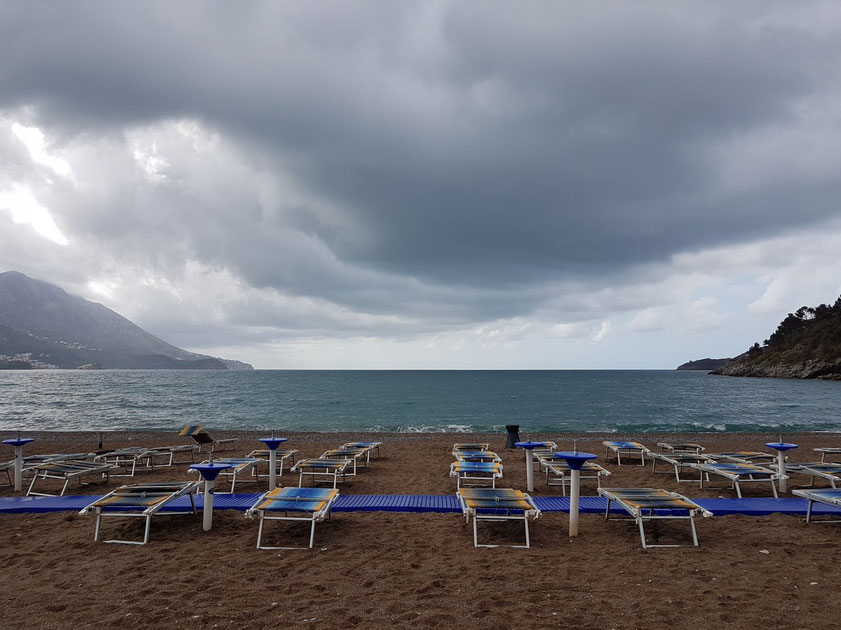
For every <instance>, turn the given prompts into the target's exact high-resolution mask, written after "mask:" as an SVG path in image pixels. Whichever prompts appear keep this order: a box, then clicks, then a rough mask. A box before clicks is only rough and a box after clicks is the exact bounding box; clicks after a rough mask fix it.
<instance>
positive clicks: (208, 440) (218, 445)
mask: <svg viewBox="0 0 841 630" xmlns="http://www.w3.org/2000/svg"><path fill="white" fill-rule="evenodd" d="M178 435H180V436H182V437H188V438H190V439H191V440H193V442H195V443H196V444H197V445H198V447H199V453H201V452H202V449H203V448H204V447H205V446H207V447H208V450H209V452H211V453H212V452H213V451H215V450H217V449H218V450H220V451H224V450H234V448H235V447H234V442H236V441H237V439H239V438H222V439H216V438H214V437H213V436H211V435H210V433H208V432H207V431H205V430H204V425H203V424H190V425H187V426H186V427H184V428H183V429H181V431H180V432H179V433H178ZM225 447H230V449H226V448H225Z"/></svg>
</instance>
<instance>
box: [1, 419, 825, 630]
mask: <svg viewBox="0 0 841 630" xmlns="http://www.w3.org/2000/svg"><path fill="white" fill-rule="evenodd" d="M27 435H30V434H27ZM214 435H215V436H217V437H239V438H240V439H239V440H238V442H237V449H236V451H235V453H236V454H239V455H244V454H246V453H248V452H249V451H250V450H252V449H253V448H258V447H259V446H260V443H259V442H257V438H258V437H264V436H262V435H258V434H246V433H236V434H234V433H225V432H218V434H217V432H214ZM31 436H32V437H35V438H36V441H35V442H33V443H32V444H31V445H30V446H29V447H28V448H27V451H26V453H27V454H35V453H51V452H68V451H90V450H93V449H95V448H96V447H97V441H98V435H97V434H96V433H39V432H34V433H32V434H31ZM9 437H13V436H12V435H2V438H3V439H7V438H9ZM287 437H288V438H289V442H288V443H287V445H286V446H287V447H288V448H296V449H298V450H299V455H301V456H317V455H319V454H321V452H323V451H324V450H325V449H327V448H331V447H334V446H338V445H339V444H340V443H342V442H344V441H348V440H357V439H359V440H366V439H370V440H379V441H382V442H383V443H384V445H383V449H382V457H381V458H380V459H373V460H372V461H371V465H370V467H369V469H367V470H363V471H361V472H360V474H359V475H358V476H356V477H353V478H349V479H348V480H347V481H346V483H344V484H342V485H341V486H340V491H341V492H342V493H343V494H450V493H454V492H455V485H456V484H455V480H454V479H450V478H449V477H448V470H449V464H450V462H451V461H452V460H453V458H452V456H451V454H450V451H451V447H452V445H453V443H454V442H472V441H483V442H484V441H486V442H490V444H491V448H492V449H494V450H496V451H497V452H498V453H499V454H500V455H501V456H502V458H503V463H504V467H505V477H504V479H502V480H501V482H500V483H499V484H498V485H499V486H500V487H513V488H519V489H525V485H526V484H525V464H524V457H523V453H522V451H520V450H506V449H505V448H504V447H505V436H504V435H481V434H480V435H477V434H393V433H389V434H382V433H377V434H341V433H328V434H323V433H301V434H294V433H293V434H288V435H287ZM522 437H523V439H536V440H554V441H556V442H558V444H559V448H561V449H569V448H570V447H571V446H572V437H571V436H559V435H550V434H534V435H532V434H528V435H527V434H525V433H523V434H522ZM778 437H779V436H778V435H774V434H697V435H692V434H683V435H656V436H654V435H645V436H616V435H604V436H601V435H599V436H596V435H588V436H587V437H586V438H584V439H582V440H580V442H579V448H581V449H582V450H589V451H591V452H594V453H597V454H598V456H599V459H598V460H597V461H598V462H599V463H601V464H603V465H605V467H607V468H608V470H610V471H611V472H612V473H613V474H612V476H611V477H609V478H608V479H607V481H606V482H604V484H603V485H605V486H615V487H634V486H636V487H640V486H642V487H652V486H653V487H660V488H666V489H669V490H675V491H678V492H681V493H682V494H685V495H687V496H690V497H718V496H724V497H733V496H735V494H734V492H733V491H732V490H730V489H729V488H726V487H724V484H721V483H718V484H716V486H718V487H716V488H711V489H708V488H704V490H699V488H698V485H697V483H681V484H678V483H677V482H676V481H675V479H674V476H673V475H666V474H664V475H659V474H658V475H653V474H652V472H651V468H650V466H646V467H644V468H643V467H640V466H634V465H622V466H617V465H616V463H615V462H614V461H607V460H606V459H605V451H604V447H602V446H601V442H602V440H603V439H638V440H639V441H642V442H643V443H645V444H646V445H647V446H649V447H652V448H653V447H654V446H655V444H656V443H657V442H659V441H663V440H666V441H687V440H688V441H696V442H699V443H701V444H703V445H704V446H705V447H707V450H708V451H725V450H735V449H746V450H767V449H765V448H764V444H765V442H768V441H776V440H777V438H778ZM784 437H785V439H786V441H793V442H796V443H797V444H799V445H800V448H799V449H797V450H796V451H794V452H793V454H792V456H791V459H792V460H799V461H807V460H815V459H816V457H815V454H814V453H813V451H812V449H813V448H814V447H817V446H841V435H838V434H827V433H821V434H814V433H805V434H798V435H785V436H784ZM179 443H186V440H185V439H184V438H179V437H177V436H175V435H174V434H160V433H128V432H113V433H106V434H105V435H104V446H105V447H121V446H132V445H143V446H155V445H166V444H179ZM3 448H5V449H6V451H4V453H5V455H4V459H10V458H11V449H10V448H9V447H3ZM186 468H187V466H186V464H184V465H177V466H174V467H172V468H158V469H156V470H155V471H154V472H153V473H150V472H148V471H142V472H139V473H138V474H137V477H136V480H137V481H145V480H150V479H156V480H165V479H166V480H184V479H190V478H192V476H191V475H188V474H187V472H186ZM123 481H128V482H131V480H130V479H129V480H126V479H124V478H123V479H119V478H118V479H112V481H111V483H110V484H108V485H105V484H104V483H100V484H94V485H89V486H85V487H83V488H76V487H73V488H71V490H70V491H69V494H82V493H84V494H92V495H98V494H104V493H106V492H108V491H110V490H111V489H113V488H114V487H116V485H117V484H119V483H121V482H123ZM281 483H282V485H297V477H293V475H291V474H290V473H288V472H284V475H283V477H282V479H281ZM792 483H793V485H794V486H797V485H798V484H804V483H808V479H807V478H806V477H800V476H795V477H793V478H792ZM266 485H267V482H266V481H265V479H264V480H262V481H260V482H259V483H252V484H247V485H243V486H242V489H241V491H242V492H259V491H263V490H265V488H266ZM56 487H57V486H56ZM225 489H226V487H225V485H224V484H223V485H222V486H221V487H220V491H224V490H225ZM238 491H240V489H239V488H238ZM533 494H534V496H558V495H560V494H561V488H560V487H557V486H554V487H547V486H546V484H545V481H544V479H543V477H542V476H541V475H537V476H536V478H535V492H534V493H533ZM595 494H596V491H595V485H594V484H587V485H584V486H583V487H582V496H592V495H595ZM744 494H745V496H747V497H752V496H770V489H769V487H768V485H767V484H751V485H747V486H746V488H745V490H744ZM13 495H14V492H13V490H12V489H11V488H9V487H7V486H3V487H0V496H13ZM94 520H95V519H94V518H93V517H92V516H80V515H77V514H75V513H72V512H64V513H54V514H40V515H39V514H19V515H3V516H0V524H2V526H0V542H2V544H0V566H2V585H3V588H2V590H0V605H1V606H2V610H3V611H4V612H3V616H2V618H0V628H21V627H29V628H58V629H64V628H68V629H69V628H102V627H107V628H116V627H131V628H160V627H176V628H251V627H254V628H257V627H260V628H280V627H289V626H297V627H304V628H333V627H337V626H338V627H347V626H357V625H358V626H366V627H374V628H385V627H412V628H432V627H446V626H455V625H458V626H459V627H462V628H489V627H491V628H521V627H526V626H527V627H533V628H544V627H545V628H549V627H577V628H615V629H617V630H619V629H622V630H626V629H627V630H630V629H636V628H640V629H642V628H645V629H651V628H667V627H671V628H690V627H703V626H710V627H717V628H760V627H762V628H766V627H786V628H811V627H827V628H831V627H835V625H837V620H838V619H839V618H841V604H839V603H838V602H837V597H835V594H836V593H837V592H838V591H839V589H841V575H839V573H838V571H837V558H838V557H839V553H841V529H839V528H836V527H832V526H826V525H806V524H805V523H804V522H803V520H802V518H799V517H796V516H787V515H775V516H766V517H746V516H725V517H713V518H707V519H699V520H698V536H699V540H700V546H699V547H697V548H696V547H692V546H691V545H690V546H684V547H680V548H674V549H651V550H648V551H644V550H642V548H641V546H640V543H639V536H638V531H637V529H636V526H635V525H634V524H633V523H632V522H627V521H613V520H611V521H609V522H607V523H606V522H605V521H604V519H603V517H602V516H600V515H596V514H584V515H582V517H581V535H580V536H579V537H577V538H575V539H570V538H569V536H568V533H567V515H566V514H563V513H544V514H543V515H542V516H541V517H540V518H539V519H538V520H537V521H535V522H533V523H532V527H531V535H532V548H531V549H510V548H505V547H499V548H494V549H487V548H479V549H475V548H474V547H473V544H472V530H471V528H470V526H468V525H466V524H465V523H464V520H463V519H462V518H461V516H460V515H458V514H412V513H393V512H351V513H348V512H341V513H336V514H334V516H333V518H332V520H330V521H327V522H325V523H322V524H320V525H319V526H318V527H317V530H316V538H315V547H314V548H313V549H312V550H310V551H263V550H258V549H256V548H255V543H256V534H257V522H256V520H251V519H247V518H245V517H244V516H243V514H242V513H241V512H234V511H218V512H217V513H216V514H215V516H214V527H213V531H211V532H209V533H205V532H203V531H202V527H201V519H200V518H195V517H192V516H173V517H170V518H166V517H161V518H156V519H154V520H153V524H152V535H151V540H150V543H149V544H147V545H145V546H128V545H109V544H103V543H95V542H94V541H93V528H94ZM139 521H140V519H137V521H133V520H132V521H127V522H123V521H122V520H120V521H117V520H116V519H114V520H112V521H109V522H107V523H106V525H105V526H106V527H107V528H108V535H109V536H126V537H138V536H140V535H141V524H140V522H139ZM480 527H482V530H481V535H482V536H483V538H486V539H488V540H492V541H494V542H502V543H505V542H512V543H513V542H517V541H519V540H521V537H522V526H521V525H520V524H516V525H514V524H502V525H488V524H481V525H480ZM688 529H689V528H688V525H686V523H674V524H665V523H658V524H657V526H656V527H655V526H651V533H652V535H653V536H654V537H655V538H656V539H657V541H658V542H660V543H669V542H675V543H689V542H690V539H689V531H688ZM269 531H271V535H272V536H273V540H274V541H275V542H276V543H279V544H290V543H291V544H305V543H306V538H307V535H308V531H307V526H306V525H302V524H289V523H282V524H277V523H274V524H272V527H271V528H270V530H269Z"/></svg>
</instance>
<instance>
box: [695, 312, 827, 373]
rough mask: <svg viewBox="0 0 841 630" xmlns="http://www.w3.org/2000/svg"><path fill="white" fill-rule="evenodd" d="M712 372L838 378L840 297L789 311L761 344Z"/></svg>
mask: <svg viewBox="0 0 841 630" xmlns="http://www.w3.org/2000/svg"><path fill="white" fill-rule="evenodd" d="M712 373H713V374H722V375H725V376H760V377H762V376H764V377H774V378H813V379H825V380H841V298H838V300H836V302H835V304H833V305H832V306H828V305H826V304H821V305H820V306H817V307H814V308H812V307H807V306H804V307H801V308H800V309H798V310H797V311H796V312H794V313H789V314H788V316H787V317H786V318H785V319H784V320H783V321H782V322H781V323H780V325H779V326H778V327H777V330H776V331H775V332H774V334H772V335H771V336H770V337H769V338H768V339H766V340H765V342H764V345H763V346H760V345H759V344H758V343H757V344H754V346H753V347H752V348H750V349H749V350H748V351H747V352H745V353H744V354H742V355H739V356H738V357H736V358H734V359H731V360H730V361H728V362H727V364H726V365H725V366H724V367H722V368H719V369H717V370H714V371H713V372H712Z"/></svg>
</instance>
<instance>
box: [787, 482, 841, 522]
mask: <svg viewBox="0 0 841 630" xmlns="http://www.w3.org/2000/svg"><path fill="white" fill-rule="evenodd" d="M791 493H792V494H794V495H796V496H798V497H803V498H804V499H806V500H807V501H808V502H809V506H808V507H807V508H806V522H807V523H810V522H811V523H841V520H839V519H822V520H819V521H814V520H812V506H813V504H814V503H815V502H816V501H817V502H818V503H823V504H825V505H832V506H835V507H841V488H815V489H809V490H792V491H791Z"/></svg>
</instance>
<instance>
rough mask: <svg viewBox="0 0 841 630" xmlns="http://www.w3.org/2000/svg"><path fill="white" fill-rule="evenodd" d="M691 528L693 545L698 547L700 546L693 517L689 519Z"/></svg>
mask: <svg viewBox="0 0 841 630" xmlns="http://www.w3.org/2000/svg"><path fill="white" fill-rule="evenodd" d="M689 527H690V528H691V529H692V544H694V545H695V546H696V547H697V546H698V533H697V532H696V531H695V519H694V518H693V517H691V516H690V517H689Z"/></svg>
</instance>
